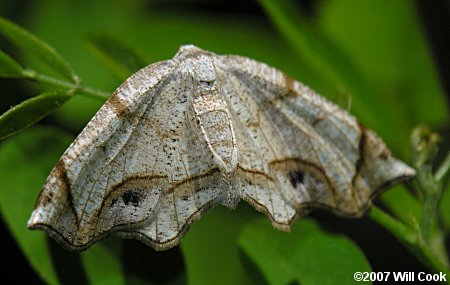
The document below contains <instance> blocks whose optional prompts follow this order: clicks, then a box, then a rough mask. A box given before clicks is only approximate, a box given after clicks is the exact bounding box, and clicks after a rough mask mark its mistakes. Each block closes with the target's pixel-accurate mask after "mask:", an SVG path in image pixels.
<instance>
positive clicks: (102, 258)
mask: <svg viewBox="0 0 450 285" xmlns="http://www.w3.org/2000/svg"><path fill="white" fill-rule="evenodd" d="M118 242H121V241H117V240H113V239H111V238H110V239H108V240H105V241H103V242H100V243H97V244H94V245H93V246H92V247H90V248H89V249H88V250H87V251H85V252H83V253H81V257H82V260H83V264H84V269H85V271H86V275H87V276H88V279H89V281H90V283H91V284H96V285H100V284H105V285H106V284H108V285H109V284H126V283H125V276H124V273H123V270H122V263H121V260H120V258H119V257H118V254H117V252H118V251H120V244H119V243H118ZM149 250H150V249H149Z"/></svg>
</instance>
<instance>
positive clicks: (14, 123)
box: [0, 91, 72, 140]
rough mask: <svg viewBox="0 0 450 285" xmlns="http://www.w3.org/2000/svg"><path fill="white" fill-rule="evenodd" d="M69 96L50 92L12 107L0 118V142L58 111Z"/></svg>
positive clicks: (60, 92) (59, 92)
mask: <svg viewBox="0 0 450 285" xmlns="http://www.w3.org/2000/svg"><path fill="white" fill-rule="evenodd" d="M71 96H72V95H71V94H69V93H65V92H62V91H51V92H46V93H43V94H41V95H39V96H36V97H33V98H31V99H28V100H26V101H23V102H22V103H20V104H19V105H16V106H14V107H12V108H11V109H9V110H8V111H6V112H5V113H3V114H2V115H1V116H0V140H1V139H4V138H6V137H9V136H12V135H14V134H15V133H17V132H20V131H21V130H24V129H26V128H28V127H30V126H32V125H34V124H35V123H37V122H38V121H39V120H41V119H43V118H44V117H46V116H48V115H49V114H51V113H52V112H54V111H55V110H56V109H58V108H59V106H61V105H62V104H63V103H64V102H65V101H66V100H67V99H69V98H70V97H71Z"/></svg>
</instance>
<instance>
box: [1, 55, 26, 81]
mask: <svg viewBox="0 0 450 285" xmlns="http://www.w3.org/2000/svg"><path fill="white" fill-rule="evenodd" d="M0 77H12V78H14V77H15V78H17V77H23V68H22V66H20V64H18V63H17V62H16V61H15V60H14V59H13V58H11V57H10V56H9V55H7V54H6V53H4V52H3V51H1V50H0Z"/></svg>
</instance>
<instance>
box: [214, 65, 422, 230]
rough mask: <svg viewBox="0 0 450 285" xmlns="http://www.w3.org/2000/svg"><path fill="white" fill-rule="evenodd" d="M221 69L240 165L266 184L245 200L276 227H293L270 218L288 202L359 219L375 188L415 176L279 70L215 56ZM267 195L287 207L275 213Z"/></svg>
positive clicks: (344, 114)
mask: <svg viewBox="0 0 450 285" xmlns="http://www.w3.org/2000/svg"><path fill="white" fill-rule="evenodd" d="M220 63H221V64H223V68H224V69H225V70H226V71H227V73H228V74H229V75H230V76H229V79H228V84H229V85H230V87H229V90H232V91H230V92H228V93H227V94H228V96H229V101H230V106H231V109H233V110H232V113H233V114H234V118H235V121H236V124H240V127H238V128H236V129H238V131H237V134H236V137H237V141H238V142H241V145H239V147H238V148H239V149H240V150H241V153H240V159H241V160H240V161H239V165H240V166H241V167H242V168H243V169H246V171H244V172H246V173H247V174H246V175H247V176H249V175H250V176H253V177H255V176H259V179H260V180H265V181H266V182H265V184H266V185H269V184H272V185H271V186H265V187H263V188H265V189H266V192H268V194H265V195H264V196H263V197H260V196H262V195H260V194H261V193H264V192H263V191H258V190H256V188H255V186H253V187H250V186H251V185H250V186H246V187H244V189H243V190H244V191H243V198H244V199H245V200H247V201H249V202H250V203H251V204H253V205H255V206H256V207H257V208H261V207H262V208H263V209H262V210H263V211H264V212H266V213H268V214H269V217H270V218H271V220H272V223H273V224H274V225H275V226H277V227H280V228H283V225H289V224H290V223H291V221H292V219H290V220H289V219H288V220H287V221H288V222H287V223H286V222H285V221H286V220H285V219H277V218H276V217H275V216H276V214H277V210H275V208H277V209H279V210H278V212H279V211H280V209H283V207H284V208H286V206H285V204H286V203H287V204H289V205H291V206H292V207H294V208H295V209H296V210H297V211H298V212H299V213H304V212H307V211H309V210H310V209H312V208H316V207H320V208H326V209H330V210H332V211H334V212H336V213H338V214H341V215H346V216H360V215H362V214H363V213H364V211H365V210H366V209H367V208H368V207H369V206H370V204H371V200H372V198H373V197H374V196H375V194H376V193H378V192H379V191H380V190H381V189H383V188H385V187H387V186H388V185H390V184H392V183H394V182H397V181H399V180H402V179H407V178H410V177H412V176H414V174H415V172H414V170H413V169H412V168H410V167H409V166H407V165H406V164H404V163H403V162H401V161H399V160H397V159H395V158H394V157H393V156H392V155H391V152H390V151H389V150H388V148H387V147H386V145H385V144H384V143H383V141H382V140H381V139H380V138H379V137H378V136H377V135H375V134H374V133H373V132H372V131H370V130H368V129H366V128H364V127H362V126H361V125H360V124H359V123H358V122H357V121H356V119H355V118H354V117H353V116H352V115H350V114H348V113H347V112H346V111H344V110H342V109H340V108H338V107H337V106H336V105H334V104H333V103H330V102H328V101H327V100H325V99H324V98H322V97H320V96H319V95H317V94H316V93H315V92H314V91H312V90H310V89H309V88H308V87H307V86H305V85H303V84H301V83H300V82H297V81H295V80H293V79H291V78H290V77H288V76H287V75H285V74H284V73H283V72H281V71H279V70H277V69H275V68H273V67H270V66H268V65H266V64H264V63H260V62H257V61H254V60H251V59H248V58H245V57H240V56H221V57H220ZM255 150H257V151H255ZM252 179H253V181H255V179H254V178H251V177H248V178H247V181H252ZM252 188H253V189H252ZM273 188H276V189H277V190H278V191H272V190H270V191H269V190H268V189H273ZM270 193H281V195H282V197H283V199H284V201H285V203H281V204H278V207H275V205H274V201H276V199H273V197H271V196H270V195H269V194H270ZM280 205H282V206H280ZM287 211H288V212H289V209H288V210H287Z"/></svg>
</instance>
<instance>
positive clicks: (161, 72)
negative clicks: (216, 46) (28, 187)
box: [28, 45, 415, 251]
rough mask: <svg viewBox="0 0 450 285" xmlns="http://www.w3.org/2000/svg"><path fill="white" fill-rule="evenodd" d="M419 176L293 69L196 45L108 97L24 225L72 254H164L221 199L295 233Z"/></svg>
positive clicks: (360, 207) (359, 208)
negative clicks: (107, 242)
mask: <svg viewBox="0 0 450 285" xmlns="http://www.w3.org/2000/svg"><path fill="white" fill-rule="evenodd" d="M414 175H415V171H414V170H413V169H412V168H410V167H409V166H407V165H406V164H405V163H403V162H401V161H399V160H397V159H396V158H394V157H393V156H392V154H391V152H390V151H389V149H388V148H387V147H386V145H385V144H384V143H383V141H382V140H381V139H380V138H379V137H378V136H377V135H376V134H375V133H374V132H372V131H370V130H368V129H366V128H365V127H363V126H362V125H361V124H359V123H358V122H357V121H356V119H355V118H354V117H353V116H352V115H350V114H349V113H348V112H346V111H345V110H342V109H340V108H338V107H337V106H336V105H334V104H333V103H331V102H329V101H327V100H325V99H324V98H323V97H321V96H319V95H318V94H316V93H315V92H314V91H312V90H311V89H309V88H308V87H307V86H305V85H303V84H302V83H300V82H298V81H295V80H293V79H292V78H291V77H289V76H287V75H286V74H284V73H283V72H281V71H279V70H277V69H275V68H273V67H270V66H268V65H266V64H264V63H261V62H257V61H255V60H252V59H249V58H245V57H241V56H235V55H223V56H221V55H216V54H214V53H212V52H209V51H206V50H202V49H200V48H197V47H195V46H193V45H187V46H182V47H181V48H180V49H179V51H178V53H177V54H176V55H175V57H174V58H173V59H171V60H166V61H161V62H157V63H154V64H151V65H149V66H147V67H145V68H143V69H141V70H140V71H138V72H137V73H135V74H134V75H132V76H131V77H130V78H129V79H127V80H126V81H125V82H124V83H123V84H122V85H121V86H120V87H119V88H118V89H117V90H116V91H115V92H114V94H112V96H111V97H110V98H109V99H108V100H107V101H106V103H105V104H104V105H103V106H102V107H101V109H100V110H99V111H98V113H97V114H96V115H95V116H94V118H93V119H92V120H91V121H90V122H89V124H88V125H87V126H86V127H85V128H84V130H83V131H82V132H81V133H80V135H79V136H78V137H77V138H76V140H75V141H74V142H73V143H72V144H71V145H70V147H69V148H68V149H67V150H66V152H65V153H64V154H63V156H62V157H61V158H60V160H59V161H58V162H57V163H56V166H55V167H54V169H53V170H52V171H51V173H50V175H49V177H48V178H47V180H46V182H45V185H44V186H43V189H42V190H41V192H40V194H39V197H38V199H37V202H36V208H35V209H34V211H33V213H32V215H31V218H30V220H29V221H28V227H29V228H30V229H42V230H44V231H45V232H47V233H48V234H49V235H50V236H51V237H52V238H54V239H55V240H56V241H58V242H59V243H60V244H61V245H62V246H63V247H65V248H66V249H68V250H73V251H78V250H84V249H86V248H87V247H89V246H90V245H92V244H93V243H95V242H97V241H99V240H101V239H103V238H104V237H106V236H108V235H110V234H115V235H117V236H120V237H123V238H134V239H138V240H140V241H142V242H144V243H146V244H147V245H149V246H151V247H153V248H154V249H156V250H165V249H168V248H171V247H173V246H175V245H177V244H178V243H179V241H180V239H181V237H182V236H183V235H184V234H185V233H186V231H188V229H189V228H190V226H191V225H192V223H194V221H196V220H198V219H199V218H200V216H201V215H202V214H203V213H204V212H205V211H206V210H207V209H209V208H211V207H213V206H215V205H218V204H221V205H224V206H226V207H229V208H235V207H236V205H237V203H238V202H239V201H240V200H244V201H246V202H248V203H249V204H251V205H252V206H253V207H255V208H256V209H257V210H258V211H261V212H263V213H265V214H266V215H267V216H268V218H269V219H270V221H271V222H272V224H273V226H274V227H275V228H277V229H280V230H288V229H289V227H290V225H291V224H292V223H293V222H294V221H295V219H296V218H297V217H298V216H299V215H303V214H306V213H308V212H309V211H310V210H312V209H315V208H323V209H327V210H330V211H332V212H334V213H336V214H339V215H342V216H348V217H359V216H361V215H362V214H363V213H364V212H365V211H366V210H367V209H368V207H369V206H370V205H371V201H372V199H373V198H374V197H375V196H376V195H377V194H378V193H379V192H380V191H381V190H382V189H385V188H386V187H388V186H389V185H391V184H393V183H396V182H398V181H400V180H404V179H408V178H411V177H413V176H414Z"/></svg>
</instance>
